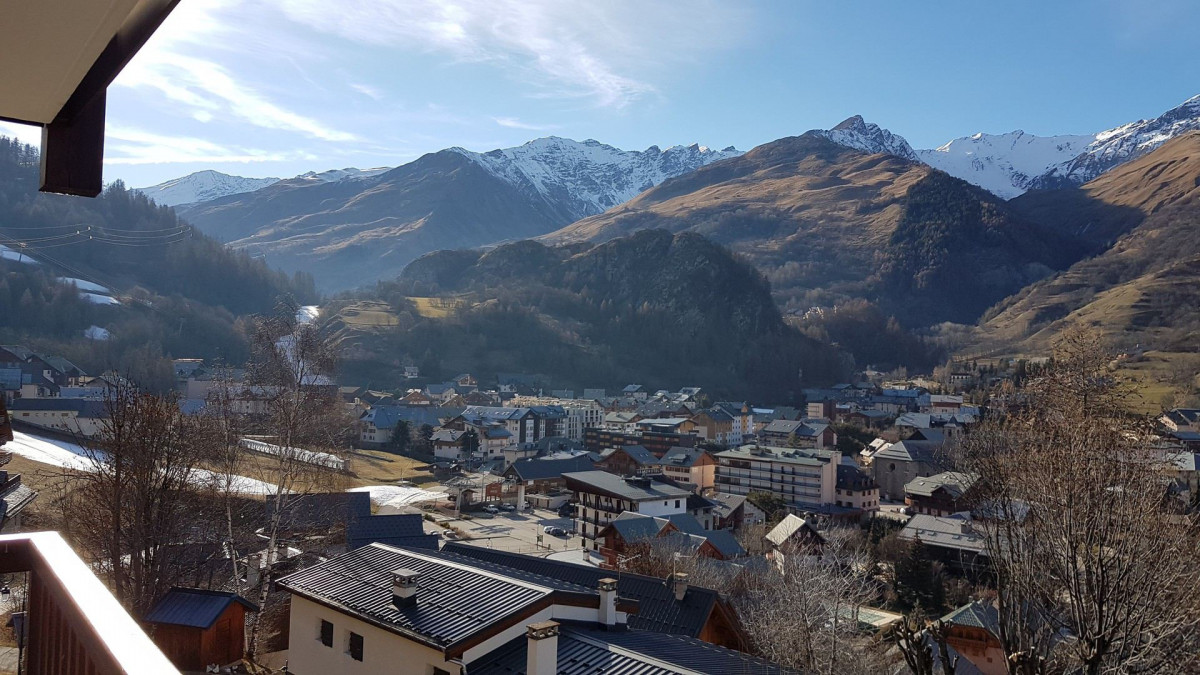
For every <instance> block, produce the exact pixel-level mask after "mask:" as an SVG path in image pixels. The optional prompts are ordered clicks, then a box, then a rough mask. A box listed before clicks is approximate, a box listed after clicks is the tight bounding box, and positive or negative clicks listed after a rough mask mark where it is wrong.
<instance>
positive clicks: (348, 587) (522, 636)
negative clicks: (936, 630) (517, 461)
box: [278, 544, 785, 675]
mask: <svg viewBox="0 0 1200 675" xmlns="http://www.w3.org/2000/svg"><path fill="white" fill-rule="evenodd" d="M459 550H461V549H460V548H459V547H455V549H454V551H449V550H443V551H417V550H413V549H400V548H394V547H389V546H383V545H380V544H372V545H371V546H368V547H364V548H361V549H358V550H356V551H351V552H350V553H347V554H345V555H343V556H339V557H337V558H332V559H330V560H327V561H325V562H322V563H320V564H317V565H314V566H312V567H309V568H307V569H304V570H302V571H300V572H296V573H294V574H291V575H289V576H287V577H284V578H282V579H280V580H279V582H278V583H279V587H280V588H282V589H284V590H286V591H287V592H289V593H291V602H290V617H289V623H290V628H289V641H288V660H289V665H290V669H291V672H296V673H299V674H300V675H307V674H309V673H344V674H346V675H355V674H358V673H378V672H393V671H395V670H396V669H397V668H398V667H400V668H402V669H403V670H404V671H405V672H414V673H427V674H428V673H438V674H440V673H445V674H447V675H449V674H451V673H453V674H454V675H465V674H466V673H471V675H498V674H500V673H527V674H528V675H551V674H553V673H560V672H572V671H574V670H578V671H580V672H597V671H599V670H607V671H612V672H630V673H633V672H636V673H639V674H644V675H668V674H674V673H681V672H728V673H737V672H752V671H756V672H785V671H778V670H773V668H774V667H773V666H771V665H770V664H768V663H766V662H764V661H761V660H759V659H755V658H752V657H750V656H747V655H746V654H743V653H740V652H735V651H732V650H729V649H725V648H722V647H719V646H716V645H714V644H710V643H707V642H703V641H701V640H699V639H696V638H693V637H687V636H683V635H679V634H678V633H676V634H664V633H659V632H653V631H646V630H637V629H631V628H630V627H629V622H630V618H631V616H637V614H638V613H639V612H640V610H641V604H640V602H636V603H635V602H630V601H629V600H627V599H625V598H628V597H629V595H628V594H623V593H625V592H626V588H627V587H628V586H629V584H628V583H627V582H625V581H624V577H625V575H621V576H622V579H620V580H618V579H615V578H612V577H610V576H607V574H608V573H605V572H604V571H602V570H596V571H595V572H591V571H590V570H588V568H586V567H583V566H576V567H577V568H578V571H577V572H576V574H578V575H579V576H578V577H577V578H579V579H580V581H583V580H584V579H586V578H588V576H589V575H590V574H594V573H600V574H605V575H606V576H604V577H602V578H600V579H597V580H596V581H595V585H594V586H592V585H586V584H585V583H579V582H575V581H562V580H560V579H558V578H555V577H552V576H547V575H544V574H531V573H529V572H526V571H523V570H520V569H517V568H505V567H503V566H501V565H499V564H495V563H490V562H484V561H483V560H480V559H477V558H473V557H469V556H468V555H465V554H462V553H458V552H457V551H459ZM484 550H485V549H480V551H484ZM542 564H545V563H544V562H543V563H542ZM564 564H566V563H564ZM585 570H586V571H585ZM674 582H675V583H673V584H672V587H671V589H670V591H671V597H675V598H677V602H678V603H679V604H683V603H686V602H687V598H688V595H689V594H690V592H691V590H692V589H690V588H688V586H687V585H686V580H685V579H675V580H674ZM657 583H658V585H659V586H660V587H662V586H663V584H662V582H661V581H657ZM619 595H620V597H618V596H619ZM695 614H696V615H697V617H698V616H699V614H700V612H695ZM564 620H569V623H568V622H564V623H562V624H560V623H559V622H560V621H564ZM560 664H561V667H560Z"/></svg>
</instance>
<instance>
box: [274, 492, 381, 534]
mask: <svg viewBox="0 0 1200 675" xmlns="http://www.w3.org/2000/svg"><path fill="white" fill-rule="evenodd" d="M275 499H276V497H275V496H274V495H269V496H268V497H267V501H266V502H265V504H264V513H265V514H267V515H268V516H269V515H270V513H271V512H272V511H273V510H274V508H275ZM283 499H284V502H283V506H282V508H281V509H280V520H281V522H280V526H281V527H282V528H283V529H285V530H314V529H316V530H328V529H331V528H333V527H335V526H339V525H345V524H348V523H349V522H350V521H351V520H354V519H356V518H369V517H371V495H370V494H369V493H367V492H318V493H314V494H309V495H284V497H283Z"/></svg>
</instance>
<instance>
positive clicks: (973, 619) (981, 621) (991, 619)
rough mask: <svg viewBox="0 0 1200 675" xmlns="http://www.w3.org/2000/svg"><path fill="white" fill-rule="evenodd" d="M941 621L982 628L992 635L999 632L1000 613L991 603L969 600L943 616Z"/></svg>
mask: <svg viewBox="0 0 1200 675" xmlns="http://www.w3.org/2000/svg"><path fill="white" fill-rule="evenodd" d="M942 621H945V622H946V623H952V624H954V625H957V626H971V627H972V628H982V629H984V630H986V631H988V632H989V633H991V634H992V635H997V636H998V635H999V634H1000V613H999V612H998V611H997V610H996V606H995V605H992V604H991V603H985V602H978V601H976V602H969V603H967V604H965V605H963V606H962V607H959V608H958V609H956V610H954V611H953V612H950V613H949V614H947V615H946V616H943V617H942Z"/></svg>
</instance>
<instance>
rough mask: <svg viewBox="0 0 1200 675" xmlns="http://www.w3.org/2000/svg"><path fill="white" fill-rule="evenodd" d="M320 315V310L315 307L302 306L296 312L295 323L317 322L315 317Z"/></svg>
mask: <svg viewBox="0 0 1200 675" xmlns="http://www.w3.org/2000/svg"><path fill="white" fill-rule="evenodd" d="M320 313H321V308H320V307H318V306H317V305H304V306H302V307H301V308H300V309H297V310H296V321H298V322H299V323H312V322H313V321H316V320H317V315H319V314H320Z"/></svg>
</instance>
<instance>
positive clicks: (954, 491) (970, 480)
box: [904, 471, 975, 499]
mask: <svg viewBox="0 0 1200 675" xmlns="http://www.w3.org/2000/svg"><path fill="white" fill-rule="evenodd" d="M974 484H975V477H974V476H972V475H970V474H965V473H960V472H957V471H943V472H942V473H939V474H935V475H933V476H927V477H923V478H914V479H912V480H910V481H909V482H908V483H906V484H905V485H904V491H905V492H907V493H911V494H914V495H922V496H925V497H929V496H932V495H933V493H934V492H936V491H937V490H938V489H939V488H945V490H946V492H947V493H948V494H949V495H950V497H951V498H953V499H958V498H959V497H961V496H962V495H963V493H964V492H966V491H967V490H969V489H970V488H971V486H972V485H974Z"/></svg>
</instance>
